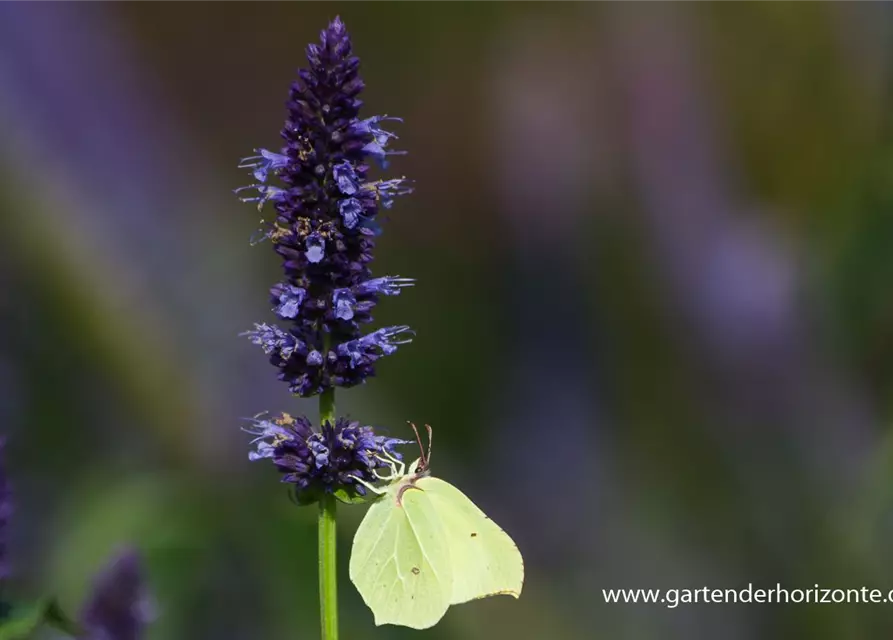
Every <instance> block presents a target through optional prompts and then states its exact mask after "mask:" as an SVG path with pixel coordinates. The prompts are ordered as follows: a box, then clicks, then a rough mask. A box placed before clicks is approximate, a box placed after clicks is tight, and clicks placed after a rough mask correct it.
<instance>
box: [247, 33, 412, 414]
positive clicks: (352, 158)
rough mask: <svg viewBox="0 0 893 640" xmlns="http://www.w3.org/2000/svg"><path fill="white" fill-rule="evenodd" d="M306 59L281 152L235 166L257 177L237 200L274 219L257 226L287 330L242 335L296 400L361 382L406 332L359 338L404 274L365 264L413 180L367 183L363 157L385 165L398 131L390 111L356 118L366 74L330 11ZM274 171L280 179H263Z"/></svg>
mask: <svg viewBox="0 0 893 640" xmlns="http://www.w3.org/2000/svg"><path fill="white" fill-rule="evenodd" d="M307 59H308V62H309V68H307V69H303V70H301V71H300V72H299V74H298V75H299V77H298V80H297V81H296V82H295V83H294V84H293V85H292V87H291V92H290V95H289V100H288V102H287V103H286V104H287V108H288V119H287V120H286V123H285V127H284V128H283V130H282V134H281V135H282V138H283V140H284V146H283V147H282V148H281V149H280V150H279V151H278V152H274V151H270V150H268V149H258V150H257V155H255V156H251V157H248V158H245V159H243V160H242V163H241V164H240V165H239V166H240V167H242V168H246V169H249V170H250V171H251V173H252V175H253V176H254V179H255V180H256V181H257V182H256V183H255V184H252V185H250V186H248V187H242V188H241V189H237V190H236V191H237V192H242V191H244V190H253V191H254V192H255V193H254V194H253V195H250V196H246V197H243V198H242V199H243V200H244V201H248V202H256V203H257V205H258V208H259V209H262V208H263V207H264V206H265V205H266V204H267V203H270V204H272V206H273V207H274V208H275V210H276V217H275V220H272V221H270V222H268V223H265V224H266V227H265V228H264V229H263V230H262V232H263V236H264V238H268V239H269V240H270V241H271V242H272V244H273V246H274V248H275V250H276V252H277V253H278V254H279V255H280V256H281V257H282V259H283V263H284V264H283V267H284V271H285V280H284V281H283V282H280V283H278V284H276V285H275V286H273V287H272V289H271V290H270V302H271V304H272V308H273V312H274V313H275V314H276V315H277V316H278V317H279V318H280V319H281V320H282V321H283V322H284V323H288V325H289V326H288V328H287V329H283V328H280V327H279V326H275V325H266V324H261V325H257V326H256V327H255V329H254V330H253V331H248V332H246V334H247V335H248V336H249V337H250V339H251V340H252V341H253V342H254V343H255V344H258V345H260V346H261V347H262V348H263V350H264V352H265V353H266V354H267V355H268V356H269V357H270V361H271V362H272V363H273V364H274V365H275V366H276V367H277V368H278V369H279V378H280V379H281V380H284V381H285V382H287V383H288V385H289V388H290V389H291V391H292V392H293V393H295V394H297V395H299V396H301V397H308V396H312V395H315V394H319V393H322V392H324V391H325V390H326V389H329V388H332V387H351V386H354V385H357V384H362V383H363V382H365V381H366V379H367V378H369V377H370V376H372V375H374V374H375V367H374V363H375V361H376V360H378V359H379V358H380V357H381V356H384V355H388V354H391V353H393V352H394V351H395V350H396V348H397V346H398V345H400V344H404V343H406V342H409V341H410V340H411V336H412V332H411V331H410V330H409V328H408V327H405V326H397V327H387V328H385V329H380V330H378V331H375V332H372V333H370V334H368V335H365V336H364V335H362V333H361V325H363V324H366V323H369V322H371V321H372V311H373V309H374V307H375V305H376V304H377V303H378V301H379V298H380V297H381V296H393V295H397V294H399V293H400V292H401V291H402V290H403V288H405V287H408V286H411V285H412V284H413V280H411V279H409V278H401V277H398V276H385V277H378V278H373V277H372V273H371V271H370V269H369V263H370V262H371V261H372V252H373V249H374V247H375V237H376V236H377V235H378V234H379V233H380V232H381V228H380V226H379V223H378V214H379V211H380V209H387V208H390V206H391V205H392V203H393V200H394V198H395V197H396V196H399V195H402V194H406V193H409V192H410V191H411V189H410V188H409V186H407V184H406V180H405V178H395V179H388V180H372V179H370V178H369V173H370V166H369V161H370V160H374V161H377V162H378V163H379V164H381V165H382V166H386V165H387V158H388V156H390V155H394V154H400V153H403V152H400V151H393V150H390V149H389V148H388V147H389V144H390V142H391V141H392V140H393V139H394V138H396V136H395V135H394V134H393V133H391V132H390V131H386V130H385V129H384V128H383V125H384V124H385V123H386V122H388V121H400V120H399V118H389V117H387V116H373V117H370V118H366V119H360V117H359V110H360V106H361V105H362V101H361V100H360V99H359V98H358V95H359V93H360V92H361V91H362V89H363V86H364V85H363V81H362V80H361V79H360V77H359V75H358V67H359V60H358V59H357V58H356V57H354V56H353V55H351V43H350V38H349V36H348V33H347V31H346V29H345V27H344V24H343V23H342V22H341V20H340V19H337V18H336V19H335V20H334V21H333V22H332V23H331V24H330V25H329V27H328V28H327V29H325V30H324V31H323V32H322V34H321V42H320V44H318V45H316V44H311V45H310V46H308V47H307ZM273 177H276V178H277V179H278V180H279V182H280V183H281V186H275V185H272V184H269V183H268V181H269V180H271V179H272V178H273Z"/></svg>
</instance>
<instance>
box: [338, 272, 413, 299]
mask: <svg viewBox="0 0 893 640" xmlns="http://www.w3.org/2000/svg"><path fill="white" fill-rule="evenodd" d="M414 285H415V278H401V277H400V276H384V277H383V278H372V279H371V280H366V282H361V283H360V284H358V285H357V286H355V287H354V288H353V291H354V293H356V294H357V295H371V294H384V295H386V296H396V295H400V290H401V289H404V288H406V287H412V286H414Z"/></svg>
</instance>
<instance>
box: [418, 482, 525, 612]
mask: <svg viewBox="0 0 893 640" xmlns="http://www.w3.org/2000/svg"><path fill="white" fill-rule="evenodd" d="M416 484H417V486H418V488H419V489H421V490H422V491H423V492H424V493H425V495H426V496H427V497H428V499H429V500H430V502H431V504H432V506H433V508H434V511H435V512H436V514H437V516H438V517H439V518H440V521H441V524H442V526H443V529H444V531H445V536H446V539H447V541H448V543H449V552H450V562H451V564H452V575H453V583H452V584H453V586H452V593H451V596H450V604H460V603H462V602H467V601H469V600H475V599H477V598H485V597H487V596H493V595H503V594H504V595H511V596H514V597H516V598H517V597H518V596H519V595H520V594H521V588H522V586H523V583H524V562H523V560H522V558H521V552H520V551H519V550H518V547H517V546H516V545H515V543H514V541H512V539H511V538H510V537H509V536H508V534H507V533H505V532H504V531H503V530H502V529H501V528H500V527H499V525H497V524H496V523H495V522H493V521H492V520H491V519H490V518H488V517H487V516H486V515H485V514H484V512H483V511H481V510H480V509H479V508H478V507H477V505H475V504H474V503H473V502H472V501H471V500H469V499H468V497H466V496H465V494H463V493H462V492H461V491H459V489H457V488H456V487H454V486H453V485H451V484H449V483H448V482H445V481H443V480H441V479H439V478H431V477H426V478H421V479H420V480H418V481H417V483H416Z"/></svg>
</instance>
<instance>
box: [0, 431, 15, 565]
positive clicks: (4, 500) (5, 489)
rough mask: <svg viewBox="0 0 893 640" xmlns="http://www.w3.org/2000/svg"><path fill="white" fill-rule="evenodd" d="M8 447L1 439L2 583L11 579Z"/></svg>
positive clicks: (4, 439)
mask: <svg viewBox="0 0 893 640" xmlns="http://www.w3.org/2000/svg"><path fill="white" fill-rule="evenodd" d="M5 447H6V438H2V437H0V581H2V580H5V579H6V578H8V577H9V574H10V566H9V557H8V554H7V544H8V538H9V536H8V532H7V528H8V527H9V519H10V517H11V516H12V509H13V507H12V491H11V490H10V487H9V479H8V478H7V476H6V464H5V461H4V459H3V451H4V449H5Z"/></svg>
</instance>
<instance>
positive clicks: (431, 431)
mask: <svg viewBox="0 0 893 640" xmlns="http://www.w3.org/2000/svg"><path fill="white" fill-rule="evenodd" d="M425 428H426V429H427V430H428V455H427V456H425V464H426V465H429V464H431V444H432V443H433V442H434V429H432V428H431V425H430V424H426V425H425Z"/></svg>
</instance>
